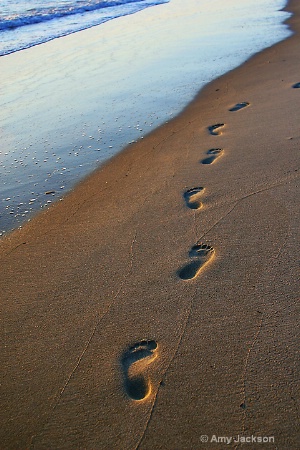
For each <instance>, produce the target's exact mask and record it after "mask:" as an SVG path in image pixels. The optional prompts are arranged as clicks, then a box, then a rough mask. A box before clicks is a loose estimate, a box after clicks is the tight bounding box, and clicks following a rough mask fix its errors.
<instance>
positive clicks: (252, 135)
mask: <svg viewBox="0 0 300 450" xmlns="http://www.w3.org/2000/svg"><path fill="white" fill-rule="evenodd" d="M287 8H288V10H292V11H293V13H294V16H293V17H292V18H290V19H289V20H288V23H289V25H290V26H291V27H292V28H293V31H294V34H293V35H292V36H291V37H289V38H287V39H286V40H285V41H282V42H279V43H277V44H276V45H274V46H273V47H270V48H268V49H266V50H263V51H262V52H261V53H259V54H256V55H254V56H252V57H251V58H250V59H249V60H248V61H247V62H245V63H244V64H242V65H241V66H239V67H238V68H236V69H234V70H233V71H231V72H229V73H227V74H225V75H223V76H222V77H220V78H218V79H217V80H214V81H213V82H212V83H210V84H209V85H207V86H206V87H205V88H204V89H203V90H202V91H201V92H200V94H199V95H198V96H197V97H196V98H195V99H194V100H193V101H192V102H191V103H190V104H189V105H188V106H187V107H186V108H185V109H184V111H183V112H182V113H181V114H179V115H178V116H177V117H176V118H175V119H173V120H172V121H170V122H169V123H167V124H165V125H163V126H161V127H159V128H158V129H156V130H154V131H153V132H152V133H151V134H149V135H147V136H146V137H145V138H144V139H143V141H139V142H137V143H136V144H134V145H133V146H130V147H127V148H126V149H125V150H124V151H122V152H121V153H119V154H118V155H116V156H114V157H113V159H112V160H110V161H108V162H106V163H105V164H104V165H103V166H102V167H100V168H99V169H97V170H96V171H95V172H94V173H93V174H91V175H89V176H88V177H87V178H86V179H85V180H83V181H82V182H80V183H79V184H78V185H77V187H76V188H75V189H74V190H73V191H71V192H70V193H69V194H68V195H67V196H66V197H65V198H64V200H63V201H62V202H59V203H56V204H55V205H53V206H52V207H51V208H50V209H48V210H47V211H45V212H44V213H42V214H39V215H38V216H37V217H35V218H34V219H33V220H32V221H31V222H29V223H28V224H26V226H24V227H23V228H22V229H21V230H15V231H14V232H12V233H10V234H9V235H7V236H6V237H4V239H2V240H1V242H0V257H1V260H2V280H1V292H2V306H3V319H4V321H3V323H4V330H3V332H2V333H3V334H2V336H1V339H2V342H4V345H5V350H6V351H7V354H6V355H5V356H6V358H5V361H4V365H3V367H4V377H3V387H4V393H3V401H2V405H3V406H2V414H3V415H4V416H3V418H2V419H1V421H2V424H3V426H2V431H1V442H2V445H4V448H6V449H10V448H11V449H16V448H20V449H23V448H36V449H38V450H40V449H43V448H45V449H47V448H49V447H51V448H65V449H69V448H70V449H71V448H87V449H95V448H110V449H116V450H118V449H121V448H122V449H125V448H126V449H136V448H141V449H153V448H155V449H159V448H163V449H168V450H169V449H170V450H171V449H173V448H180V449H188V448H197V449H198V448H199V449H200V448H206V447H205V446H206V444H205V443H204V445H203V443H201V436H204V437H205V436H207V437H208V439H210V437H214V436H228V437H229V436H251V435H255V433H256V435H257V436H269V437H270V436H274V439H275V444H276V446H278V447H280V448H281V449H287V450H291V449H292V450H293V449H296V448H297V442H298V436H297V426H296V423H297V408H296V401H297V373H296V370H297V364H298V359H297V351H298V350H297V349H298V343H297V338H296V329H297V323H296V322H297V297H298V296H297V292H298V290H297V280H298V275H297V274H298V272H297V269H298V268H297V255H296V254H295V247H296V244H297V242H299V232H298V224H299V217H298V215H299V212H298V211H299V208H298V209H297V199H298V198H299V194H298V197H297V178H298V176H299V175H298V166H297V161H299V159H297V157H298V158H299V156H298V154H299V141H300V136H299V124H298V117H299V106H298V105H299V103H298V104H297V99H299V95H300V89H294V88H293V85H295V84H296V83H299V82H300V79H298V77H299V73H300V70H299V69H300V62H299V58H298V57H297V55H298V49H299V40H300V38H299V27H300V25H299V17H300V5H299V4H298V3H297V2H296V1H295V0H291V1H290V2H289V4H288V7H287ZM241 102H247V103H249V105H241V106H245V107H243V108H240V109H238V110H236V111H230V109H232V108H233V107H234V106H235V105H236V104H239V103H241ZM213 149H214V150H215V149H218V151H211V150H213ZM213 158H215V160H214V161H213V162H212V161H211V159H213ZM207 159H209V160H210V161H207ZM209 162H212V163H209ZM208 442H210V441H208ZM213 442H215V441H212V443H213ZM266 445H267V448H273V447H272V442H271V444H270V446H268V444H266ZM229 447H230V446H229ZM231 448H233V447H232V446H231Z"/></svg>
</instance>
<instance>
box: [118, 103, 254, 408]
mask: <svg viewBox="0 0 300 450" xmlns="http://www.w3.org/2000/svg"><path fill="white" fill-rule="evenodd" d="M248 105H249V103H248V102H242V103H237V104H236V105H235V106H233V107H232V108H230V109H229V111H239V110H241V109H243V108H245V107H247V106H248ZM224 126H225V124H224V123H217V124H215V125H211V126H209V127H208V132H209V133H210V134H211V135H212V136H219V135H221V134H222V129H223V128H224ZM223 152H224V150H223V149H222V148H212V149H210V150H208V151H207V152H206V157H205V158H204V159H202V161H201V163H202V164H204V165H209V164H212V163H214V162H215V161H216V160H217V159H218V158H220V156H221V155H223ZM204 191H205V188H204V187H203V186H200V187H194V188H191V189H188V190H187V191H186V192H185V193H184V194H183V198H184V200H185V203H186V206H187V207H188V208H190V209H194V210H198V209H201V208H202V206H203V204H202V201H201V199H202V196H203V193H204ZM214 253H215V250H214V248H213V247H212V246H210V245H208V244H205V243H203V242H197V243H196V244H195V245H193V246H192V248H191V249H190V252H189V258H190V261H189V262H188V263H187V264H186V265H184V266H183V267H182V268H180V269H179V270H178V272H177V275H178V277H179V278H180V279H181V280H183V281H190V280H193V279H195V278H196V277H197V276H198V275H199V274H200V272H201V271H202V270H203V268H204V267H205V266H206V265H207V264H208V263H209V262H210V261H211V260H212V258H213V256H214ZM157 356H158V344H157V342H156V341H154V340H142V341H140V342H137V343H136V344H134V345H132V346H131V347H129V348H128V349H127V350H125V352H124V353H123V355H122V357H121V366H122V371H123V383H124V389H125V392H126V394H127V396H128V397H129V398H130V399H131V400H134V401H142V400H145V399H146V398H147V397H149V395H150V393H151V382H150V379H149V378H148V377H147V375H145V373H146V372H147V367H148V366H149V364H151V363H152V362H153V361H154V360H155V359H156V357H157Z"/></svg>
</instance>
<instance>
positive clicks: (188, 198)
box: [183, 187, 204, 209]
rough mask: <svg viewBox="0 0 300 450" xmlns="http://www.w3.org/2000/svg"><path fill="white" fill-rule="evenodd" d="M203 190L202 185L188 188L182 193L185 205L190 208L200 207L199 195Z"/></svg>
mask: <svg viewBox="0 0 300 450" xmlns="http://www.w3.org/2000/svg"><path fill="white" fill-rule="evenodd" d="M203 191H204V188H203V187H195V188H192V189H189V190H188V191H186V192H185V193H184V194H183V197H184V200H185V202H186V205H187V206H188V207H189V208H191V209H199V208H201V207H202V203H201V202H200V201H199V197H200V196H201V195H202V193H203Z"/></svg>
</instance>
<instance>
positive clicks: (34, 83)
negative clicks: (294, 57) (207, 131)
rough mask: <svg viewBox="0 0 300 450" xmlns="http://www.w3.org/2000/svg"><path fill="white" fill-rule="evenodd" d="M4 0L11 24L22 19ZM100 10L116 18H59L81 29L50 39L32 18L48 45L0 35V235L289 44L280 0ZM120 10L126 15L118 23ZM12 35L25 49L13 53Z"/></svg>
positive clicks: (27, 28) (26, 29)
mask: <svg viewBox="0 0 300 450" xmlns="http://www.w3.org/2000/svg"><path fill="white" fill-rule="evenodd" d="M5 1H6V2H7V5H8V4H9V5H10V8H12V9H11V10H10V11H9V15H10V17H13V16H14V17H17V16H18V15H19V16H21V15H22V14H23V17H24V5H27V6H26V7H27V8H29V9H32V8H31V7H30V3H31V2H30V1H29V2H18V3H17V2H15V1H9V0H5ZM79 3H83V2H74V1H73V2H72V3H71V1H68V0H66V1H61V0H59V1H58V2H56V3H55V4H56V5H58V4H59V5H64V7H67V5H69V6H70V5H72V7H74V8H75V6H74V5H77V6H76V7H79V6H78V5H79ZM84 3H85V4H86V5H87V4H94V5H95V2H88V1H84ZM104 3H114V6H109V7H108V6H107V5H105V7H106V10H108V9H109V8H114V11H115V9H118V8H121V9H120V10H119V12H120V11H122V12H121V13H120V14H119V15H118V16H117V15H116V14H117V13H116V11H115V12H114V13H113V14H112V15H111V16H110V19H111V20H108V21H107V20H106V22H105V23H101V24H100V25H99V26H94V27H92V28H91V26H92V25H93V23H92V22H90V21H89V19H88V16H89V15H90V14H94V12H95V11H96V14H98V13H99V11H98V10H95V11H94V10H93V11H87V12H84V11H81V12H80V13H78V12H77V13H76V14H70V15H69V16H66V17H63V20H65V19H66V20H70V19H71V20H73V22H74V23H75V22H76V24H77V25H78V24H79V23H80V24H81V26H80V28H88V29H85V30H83V31H79V32H76V33H74V31H75V29H72V31H70V33H72V34H69V35H68V36H63V37H59V38H57V39H53V37H54V35H52V34H51V33H52V31H51V30H50V29H53V28H55V29H56V30H58V31H59V29H60V25H59V23H60V20H61V18H59V17H58V18H57V17H54V18H52V19H51V20H43V21H42V23H38V24H37V25H38V26H40V25H42V26H43V27H44V28H45V29H46V31H47V33H48V37H49V36H51V38H50V39H51V41H50V42H46V43H42V44H41V45H35V44H36V42H34V40H32V36H37V39H38V40H39V39H40V34H39V32H38V31H34V30H35V27H36V24H29V25H22V26H20V27H15V28H11V29H8V28H4V29H3V30H2V31H1V32H2V33H4V34H5V33H11V36H13V33H16V35H15V36H16V37H15V38H13V37H12V38H10V39H11V43H13V42H14V41H15V44H13V45H11V44H10V45H11V47H10V50H9V51H6V52H7V53H9V54H6V55H4V56H1V57H0V140H1V142H0V235H4V234H5V233H6V232H8V231H9V230H11V229H14V228H16V227H19V226H22V224H23V223H24V222H26V221H27V220H30V219H31V218H32V216H33V215H34V214H35V213H36V212H37V211H39V210H41V209H44V208H47V206H49V205H50V204H51V203H52V202H54V201H57V200H59V199H62V198H63V196H64V195H65V194H66V192H68V190H70V189H71V188H73V187H74V185H76V183H77V182H78V181H79V180H80V179H81V178H82V177H84V176H85V175H87V174H88V173H90V172H91V171H92V170H94V169H95V168H97V167H99V165H101V164H102V163H103V162H105V161H106V160H107V159H108V158H110V157H112V156H113V155H115V154H116V153H117V152H119V151H120V150H121V149H122V148H124V147H125V146H126V145H128V144H130V143H132V142H135V141H136V140H138V139H143V138H144V137H145V136H146V135H147V134H148V133H149V132H151V130H153V129H154V128H155V127H157V126H159V125H161V124H163V123H164V122H166V121H169V120H170V119H172V117H174V116H175V115H177V114H178V113H179V112H180V111H181V110H182V109H183V108H184V107H185V106H186V105H187V104H188V103H189V102H190V101H191V100H192V99H193V97H194V96H195V95H196V94H197V93H198V91H199V90H200V89H201V88H202V87H203V86H204V85H206V84H207V83H209V82H210V81H212V80H213V79H215V78H217V77H218V76H220V75H222V74H224V73H226V72H227V71H229V70H232V69H234V68H235V67H237V66H239V65H240V64H241V63H243V62H244V61H245V60H247V59H248V58H249V57H250V56H251V55H253V54H255V53H256V52H259V51H261V50H263V49H264V48H266V47H269V46H271V45H273V44H275V43H276V42H279V41H280V40H282V39H285V38H287V37H288V36H289V35H290V34H291V31H290V30H289V28H288V27H287V25H285V24H284V21H285V20H286V19H287V18H288V17H289V14H288V13H287V12H285V11H282V8H283V7H284V6H285V5H286V3H287V2H286V1H284V0H247V2H241V1H240V0H184V1H183V0H170V1H169V2H162V1H160V2H157V1H156V2H154V1H153V2H152V1H139V2H131V5H129V3H128V2H125V1H120V2H102V4H104ZM117 3H119V4H118V5H117ZM17 4H18V5H21V4H23V6H22V8H21V10H17V8H16V6H14V5H17ZM37 4H38V2H35V5H36V7H37ZM46 4H47V6H45V5H46ZM99 5H100V4H99ZM43 6H44V7H45V8H46V9H47V8H48V11H49V8H50V9H51V5H49V2H43ZM129 6H130V7H133V8H137V9H135V10H132V11H131V12H130V13H127V14H125V10H124V9H123V8H127V7H129ZM147 6H154V7H153V8H152V7H151V8H150V7H147ZM13 8H15V10H14V9H13ZM102 9H105V8H102ZM3 11H4V10H3V8H2V14H3ZM73 11H75V9H74V10H73ZM77 11H78V9H77ZM111 11H112V10H111ZM7 12H8V9H7V10H6V12H5V11H4V14H7ZM106 13H107V11H106ZM31 15H33V16H34V12H32V11H31ZM75 18H76V20H74V19H75ZM30 20H33V19H30ZM48 27H50V28H49V29H48ZM49 30H50V31H49ZM19 32H22V33H24V35H23V37H22V42H23V43H24V42H27V44H26V47H28V46H30V45H34V46H33V47H31V48H27V49H23V50H18V51H14V50H17V49H18V48H21V47H18V46H19V41H18V33H19ZM4 34H2V36H3V35H4ZM62 34H65V33H64V32H63V33H58V36H62ZM26 36H27V37H26ZM7 42H8V41H7ZM14 45H15V47H14ZM13 49H14V50H13ZM239 100H241V101H242V100H247V99H239Z"/></svg>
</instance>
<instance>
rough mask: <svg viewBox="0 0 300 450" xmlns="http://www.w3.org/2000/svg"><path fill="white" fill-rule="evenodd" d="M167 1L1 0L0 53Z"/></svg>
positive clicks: (29, 45) (23, 47)
mask: <svg viewBox="0 0 300 450" xmlns="http://www.w3.org/2000/svg"><path fill="white" fill-rule="evenodd" d="M168 1H169V0H2V2H1V8H0V56H1V55H6V54H9V53H12V52H15V51H18V50H22V49H25V48H28V47H32V46H33V45H37V44H41V43H44V42H47V41H50V40H52V39H54V38H58V37H62V36H65V35H67V34H70V33H74V32H76V31H80V30H84V29H86V28H90V27H92V26H95V25H99V24H101V23H104V22H106V21H108V20H112V19H116V18H117V17H121V16H125V15H128V14H134V13H136V12H138V11H141V10H142V9H144V8H148V7H149V6H155V5H159V4H161V3H166V2H168Z"/></svg>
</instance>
